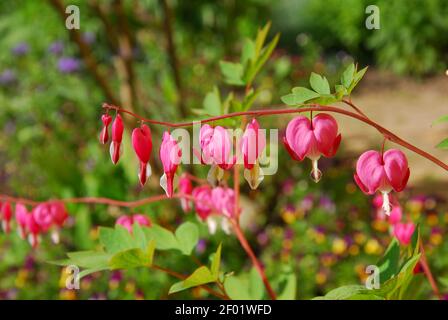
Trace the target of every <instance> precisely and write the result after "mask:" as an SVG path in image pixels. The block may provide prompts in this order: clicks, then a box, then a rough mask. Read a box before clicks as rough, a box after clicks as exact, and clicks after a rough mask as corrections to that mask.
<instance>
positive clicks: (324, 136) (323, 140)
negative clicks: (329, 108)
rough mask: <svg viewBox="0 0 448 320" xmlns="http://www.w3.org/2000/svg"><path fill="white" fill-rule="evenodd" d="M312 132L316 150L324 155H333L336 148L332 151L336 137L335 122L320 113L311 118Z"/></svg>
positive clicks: (336, 127) (336, 126) (328, 116)
mask: <svg viewBox="0 0 448 320" xmlns="http://www.w3.org/2000/svg"><path fill="white" fill-rule="evenodd" d="M313 131H314V136H315V138H316V140H317V146H318V150H319V151H320V152H321V153H322V154H324V155H330V154H332V153H333V155H334V153H336V150H337V148H336V150H333V149H334V144H335V140H336V138H337V135H338V124H337V122H336V120H335V119H334V118H333V117H332V116H330V115H328V114H324V113H320V114H318V115H317V116H315V117H314V118H313ZM339 139H340V138H339ZM338 145H339V144H338Z"/></svg>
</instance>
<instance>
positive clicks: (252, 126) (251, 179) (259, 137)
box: [240, 119, 266, 189]
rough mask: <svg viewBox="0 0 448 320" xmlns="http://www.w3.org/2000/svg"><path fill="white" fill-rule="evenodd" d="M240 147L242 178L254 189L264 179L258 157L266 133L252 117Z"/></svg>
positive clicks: (264, 146) (264, 143)
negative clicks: (242, 168)
mask: <svg viewBox="0 0 448 320" xmlns="http://www.w3.org/2000/svg"><path fill="white" fill-rule="evenodd" d="M240 148H241V153H242V155H243V161H244V168H245V170H244V178H245V179H246V181H247V182H248V183H249V186H250V187H251V188H252V189H256V188H257V187H258V185H259V184H260V183H261V181H263V179H264V173H263V170H262V169H261V168H260V164H259V162H258V158H259V157H260V156H261V154H262V153H263V151H264V149H265V148H266V135H265V134H264V132H263V131H262V130H261V129H260V125H259V124H258V121H257V120H256V119H252V121H251V122H250V123H249V124H248V125H247V126H246V130H245V131H244V134H243V137H242V139H241V145H240Z"/></svg>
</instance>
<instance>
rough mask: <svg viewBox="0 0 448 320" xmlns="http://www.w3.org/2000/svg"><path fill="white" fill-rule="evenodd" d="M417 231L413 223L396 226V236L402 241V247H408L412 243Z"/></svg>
mask: <svg viewBox="0 0 448 320" xmlns="http://www.w3.org/2000/svg"><path fill="white" fill-rule="evenodd" d="M414 231H415V224H414V223H412V222H408V223H401V222H400V223H397V224H396V225H395V226H394V235H395V237H396V238H397V239H398V241H400V243H401V244H402V245H405V246H407V245H408V244H409V243H410V242H411V238H412V234H413V233H414Z"/></svg>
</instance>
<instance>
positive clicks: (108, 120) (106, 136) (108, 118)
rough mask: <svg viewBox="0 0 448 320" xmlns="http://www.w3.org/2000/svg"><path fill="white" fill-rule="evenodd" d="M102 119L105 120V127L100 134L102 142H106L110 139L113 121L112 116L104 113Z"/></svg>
mask: <svg viewBox="0 0 448 320" xmlns="http://www.w3.org/2000/svg"><path fill="white" fill-rule="evenodd" d="M101 121H102V122H103V129H102V130H101V134H100V142H101V143H102V144H106V143H107V141H108V140H109V132H108V130H109V124H110V123H111V122H112V117H111V116H110V115H108V114H103V115H102V116H101Z"/></svg>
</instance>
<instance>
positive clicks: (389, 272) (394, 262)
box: [377, 238, 400, 283]
mask: <svg viewBox="0 0 448 320" xmlns="http://www.w3.org/2000/svg"><path fill="white" fill-rule="evenodd" d="M399 259H400V245H399V243H398V241H397V239H395V238H394V239H393V240H392V242H391V243H390V244H389V247H388V248H387V250H386V252H385V253H384V255H383V257H382V258H381V259H380V261H378V263H377V265H378V266H379V269H380V282H381V283H384V282H386V281H387V280H389V279H390V278H391V277H392V276H394V275H396V274H397V273H398V262H399Z"/></svg>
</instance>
